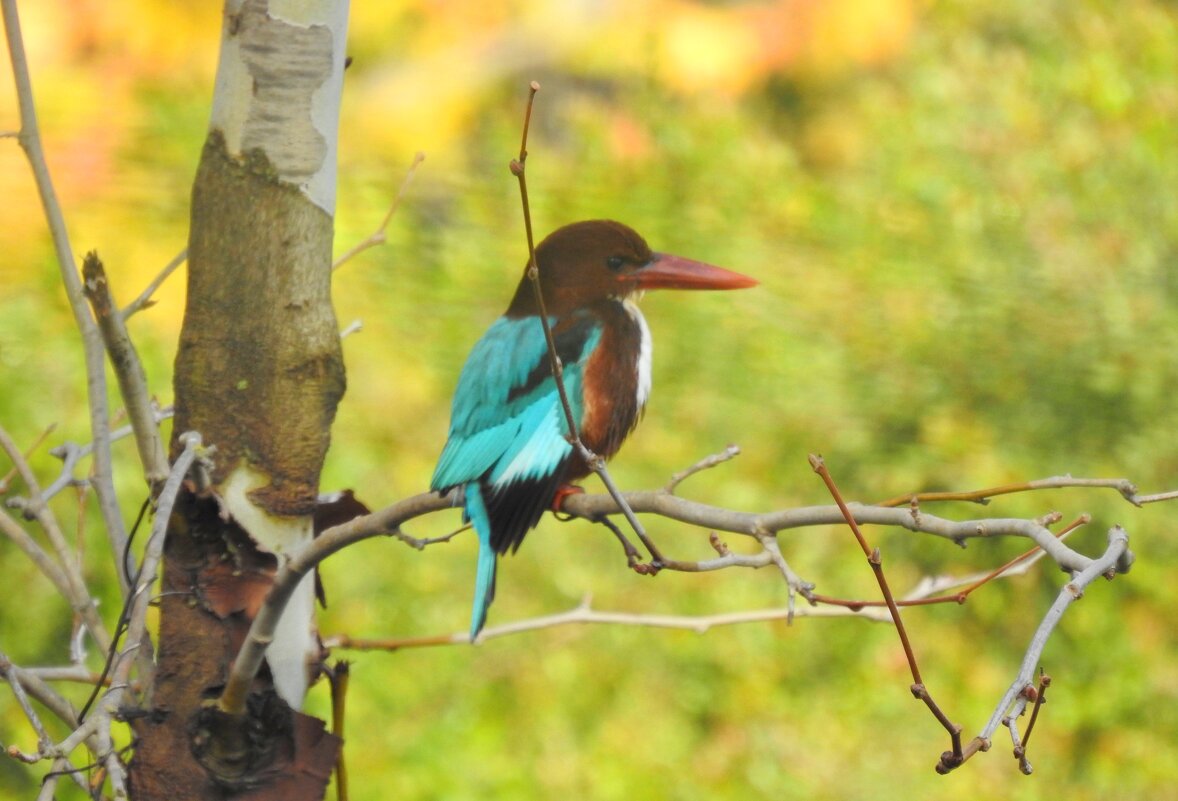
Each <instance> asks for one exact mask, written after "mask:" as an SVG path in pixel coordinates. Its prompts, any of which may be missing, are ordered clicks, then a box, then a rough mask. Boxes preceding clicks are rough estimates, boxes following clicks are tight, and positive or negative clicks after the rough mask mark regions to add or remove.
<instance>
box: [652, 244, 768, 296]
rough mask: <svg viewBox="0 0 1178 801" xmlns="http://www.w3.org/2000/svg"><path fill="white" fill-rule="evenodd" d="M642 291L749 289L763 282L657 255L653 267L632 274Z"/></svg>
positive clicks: (683, 259)
mask: <svg viewBox="0 0 1178 801" xmlns="http://www.w3.org/2000/svg"><path fill="white" fill-rule="evenodd" d="M631 277H632V278H635V279H637V281H638V288H639V289H745V288H746V287H750V286H756V285H757V284H758V283H759V281H757V279H755V278H750V277H749V276H747V275H741V274H740V273H734V272H732V271H731V270H725V269H723V268H721V267H713V266H712V265H710V264H704V263H703V262H702V261H693V260H692V259H685V258H683V257H681V256H672V255H671V254H669V253H656V254H654V258H653V259H651V260H650V263H649V264H647V265H645V266H643V267H640V268H638V270H637V271H636V272H634V273H632V274H631Z"/></svg>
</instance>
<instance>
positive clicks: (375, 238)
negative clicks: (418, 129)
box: [331, 151, 425, 270]
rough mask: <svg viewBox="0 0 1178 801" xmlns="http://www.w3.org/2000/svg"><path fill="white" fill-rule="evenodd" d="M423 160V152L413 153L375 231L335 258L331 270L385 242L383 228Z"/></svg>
mask: <svg viewBox="0 0 1178 801" xmlns="http://www.w3.org/2000/svg"><path fill="white" fill-rule="evenodd" d="M423 161H425V154H424V153H422V152H420V151H418V152H417V153H416V154H414V156H413V163H412V164H410V165H409V169H408V170H407V171H406V172H405V177H404V178H403V179H402V180H401V186H400V188H399V189H397V195H396V197H394V198H393V202H392V204H391V205H390V206H389V210H388V212H387V213H386V214H385V216H384V219H383V220H381V221H380V225H378V226H377V227H376V230H375V231H373V232H372V233H371V234H369V235H368V238H367V239H364V240H362V241H361V242H359V243H358V244H356V245H355V246H354V247H353V248H352V249H351V250H349V251H348V252H347V253H345V254H344V255H342V256H340V257H339V258H338V259H336V260H335V261H334V262H333V263H332V265H331V269H332V270H338V269H339V268H340V267H342V266H343V265H344V264H345V263H346V262H348V261H350V260H351V259H353V258H354V257H356V256H357V255H359V254H360V253H363V252H364V251H365V250H368V248H372V247H376V246H377V245H383V244H384V243H385V241H386V239H385V230H386V229H387V228H388V227H389V221H390V220H392V219H393V214H395V213H396V211H397V207H399V206H400V205H401V199H402V198H403V197H404V196H405V192H406V190H408V189H409V184H411V183H413V177H414V176H415V175H417V168H418V166H419V165H420V164H421V162H423Z"/></svg>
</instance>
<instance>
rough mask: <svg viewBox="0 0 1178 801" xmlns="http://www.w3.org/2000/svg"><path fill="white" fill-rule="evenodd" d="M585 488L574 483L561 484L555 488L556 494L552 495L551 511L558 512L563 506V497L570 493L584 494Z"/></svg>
mask: <svg viewBox="0 0 1178 801" xmlns="http://www.w3.org/2000/svg"><path fill="white" fill-rule="evenodd" d="M584 494H585V488H584V487H579V486H577V485H576V484H561V485H560V486H559V487H557V488H556V494H555V495H553V496H552V511H554V512H559V511H561V507H562V506H564V499H565V498H567V497H569V496H570V495H584Z"/></svg>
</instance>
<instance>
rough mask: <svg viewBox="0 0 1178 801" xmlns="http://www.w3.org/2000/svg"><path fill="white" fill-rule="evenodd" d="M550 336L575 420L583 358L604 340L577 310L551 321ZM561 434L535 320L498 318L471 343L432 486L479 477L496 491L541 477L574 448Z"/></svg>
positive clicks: (562, 427)
mask: <svg viewBox="0 0 1178 801" xmlns="http://www.w3.org/2000/svg"><path fill="white" fill-rule="evenodd" d="M554 339H555V342H556V348H557V354H558V355H559V356H560V358H561V362H562V364H563V365H564V383H565V389H566V391H567V393H568V396H569V402H570V404H571V405H572V407H573V415H574V417H575V418H576V419H577V420H578V421H579V420H580V418H581V416H582V409H583V403H582V394H581V382H582V378H583V368H584V363H585V361H586V360H587V359H588V357H589V354H590V353H592V351H593V348H594V347H595V346H596V344H597V342H598V341H600V339H601V326H600V323H599V322H598V321H597V320H596V319H595V318H594V317H592V316H590V315H587V314H584V315H578V316H575V317H572V318H570V319H567V320H563V321H560V322H559V323H554ZM565 433H566V431H565V420H564V413H563V410H562V409H561V406H560V396H559V394H558V392H557V388H556V382H555V381H554V380H553V378H552V374H551V371H550V370H549V368H548V347H547V344H546V343H545V340H544V331H543V328H542V327H541V325H540V321H539V320H538V319H536V318H535V317H525V318H520V319H511V318H507V317H501V318H499V319H498V320H497V321H496V322H495V323H494V324H493V325H492V326H491V327H490V328H489V329H488V330H487V333H486V334H484V335H483V337H482V339H480V340H479V341H478V342H477V343H476V344H475V346H474V348H473V349H472V350H471V352H470V356H469V357H468V358H467V361H466V365H465V367H463V369H462V375H461V376H460V377H459V379H458V389H457V390H456V391H455V393H454V405H453V409H452V412H451V419H450V438H449V440H448V441H447V442H446V447H445V448H444V449H443V450H442V455H441V457H440V458H439V459H438V466H437V468H436V469H435V470H434V476H433V480H432V481H431V482H430V487H431V488H432V489H435V490H445V489H448V488H450V487H453V486H457V485H459V484H466V483H467V482H470V481H478V480H483V481H486V482H488V483H489V484H490V485H491V486H490V488H491V489H492V491H494V490H497V489H501V488H506V487H507V486H509V485H511V484H514V483H516V482H518V481H525V480H528V479H536V478H545V477H547V476H549V475H551V474H552V473H553V472H554V471H555V470H556V469H557V468H558V466H559V465H560V464H561V463H562V462H563V461H564V460H565V459H566V458H567V457H568V455H569V454H570V453H571V452H572V446H570V445H569V443H568V442H567V441H566V439H565ZM488 500H489V499H488Z"/></svg>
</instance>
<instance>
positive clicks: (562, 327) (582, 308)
mask: <svg viewBox="0 0 1178 801" xmlns="http://www.w3.org/2000/svg"><path fill="white" fill-rule="evenodd" d="M536 265H537V267H538V270H539V279H540V288H541V291H542V293H543V297H544V308H545V310H546V312H547V314H548V321H549V325H550V326H551V328H552V335H553V339H554V340H555V344H556V352H557V355H558V356H559V357H560V361H561V364H562V367H563V370H562V374H563V380H564V386H565V391H566V392H567V394H568V399H569V405H570V406H571V407H572V412H573V418H574V420H575V421H576V422H577V431H578V433H579V434H580V437H581V441H582V442H583V443H584V444H585V446H586V447H587V448H589V450H590V451H592V452H593V453H595V454H597V455H598V456H601V457H602V458H605V459H608V458H609V457H611V456H613V455H614V454H615V453H617V451H618V448H620V447H621V445H622V440H624V439H625V438H626V435H628V434H629V433H630V431H631V430H632V429H633V428H634V426H635V425H636V424H637V422H638V418H639V416H640V415H641V414H642V410H643V407H644V406H645V405H646V399H647V397H648V396H649V395H650V356H651V341H650V330H649V329H648V328H647V326H646V321H645V320H644V319H643V317H642V314H641V312H639V311H638V307H637V306H636V305H635V303H634V301H635V300H636V299H637V297H638V296H639V295H641V293H642V292H643V291H644V290H647V289H740V288H742V287H750V286H754V285H756V283H757V281H756V280H755V279H752V278H749V277H748V276H745V275H741V274H739V273H734V272H730V271H728V270H723V269H721V268H719V267H713V266H712V265H710V264H704V263H703V262H698V261H692V260H691V259H685V258H681V257H679V256H672V255H669V254H666V253H654V252H652V251H651V249H650V248H649V247H648V246H647V244H646V241H645V240H644V239H643V238H642V237H641V236H639V235H638V234H637V233H636V232H635V231H634V230H632V229H631V228H628V227H627V226H625V225H622V224H621V223H618V222H613V221H612V220H588V221H585V222H578V223H573V224H572V225H566V226H565V227H563V228H560V229H558V230H556V231H554V232H553V233H552V234H550V235H549V236H548V237H547V238H546V239H545V240H544V241H543V242H541V243H540V245H539V246H538V247H537V248H536ZM568 433H569V432H568V425H567V422H566V418H565V414H564V410H563V408H562V406H561V402H560V396H559V394H558V390H557V386H556V382H555V380H554V379H553V377H552V368H551V363H550V361H549V356H548V346H547V343H546V340H545V338H544V330H543V326H542V324H541V321H540V309H539V306H538V304H537V303H536V297H535V288H534V287H533V285H532V282H531V280H530V279H529V278H528V275H527V272H526V271H525V273H524V277H523V279H522V280H521V281H520V283H519V288H518V289H516V292H515V297H514V298H512V301H511V305H510V306H508V307H507V312H506V313H505V314H504V315H503V316H502V317H500V318H499V319H498V320H496V321H495V322H494V323H493V324H492V325H491V327H490V328H489V329H488V330H487V333H485V334H483V337H482V339H480V340H479V341H478V342H477V343H475V346H474V348H472V349H471V352H470V356H469V357H467V360H466V365H465V366H464V367H463V368H462V374H461V376H460V377H459V379H458V389H457V390H456V391H455V393H454V403H453V407H452V409H451V416H450V435H449V440H448V441H447V442H446V447H445V448H444V449H443V450H442V455H441V456H440V457H439V459H438V466H437V468H436V469H435V470H434V476H433V480H432V481H431V482H430V489H432V490H435V491H437V492H440V493H445V492H448V491H450V490H451V489H453V488H454V487H461V488H462V491H463V498H462V503H463V520H464V521H469V522H471V523H472V524H473V525H474V529H475V532H476V533H477V534H478V540H479V558H478V572H477V575H476V578H475V590H474V608H473V610H472V612H471V620H470V638H471V640H472V641H473V640H474V639H475V638H476V637H477V636H478V633H479V631H480V630H482V628H483V624H484V623H485V622H486V619H487V609H488V608H489V607H490V605H491V600H492V599H493V598H494V597H495V572H496V564H497V557H498V555H499V554H502V553H506V552H507V551H508V550H511V551H513V552H514V551H515V550H516V549H517V548H519V545H520V543H521V542H522V541H523V538H524V535H525V534H527V533H528V531H530V530H531V529H532V528H534V527H535V526H536V524H537V523H538V522H539V520H540V516H541V515H542V514H544V510H546V509H549V508H550V507H552V505H553V501H554V498H555V497H556V495H557V491H558V490H559V489H560V488H561V487H563V486H564V485H566V484H567V483H568V482H570V481H574V480H576V479H580V478H584V477H585V476H587V475H588V474H589V473H590V472H591V469H590V466H589V465H587V464H586V463H585V460H584V459H582V458H581V456H580V455H579V454H578V453H577V451H576V450H575V449H574V448H573V445H572V444H571V443H570V442H569V439H568Z"/></svg>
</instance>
